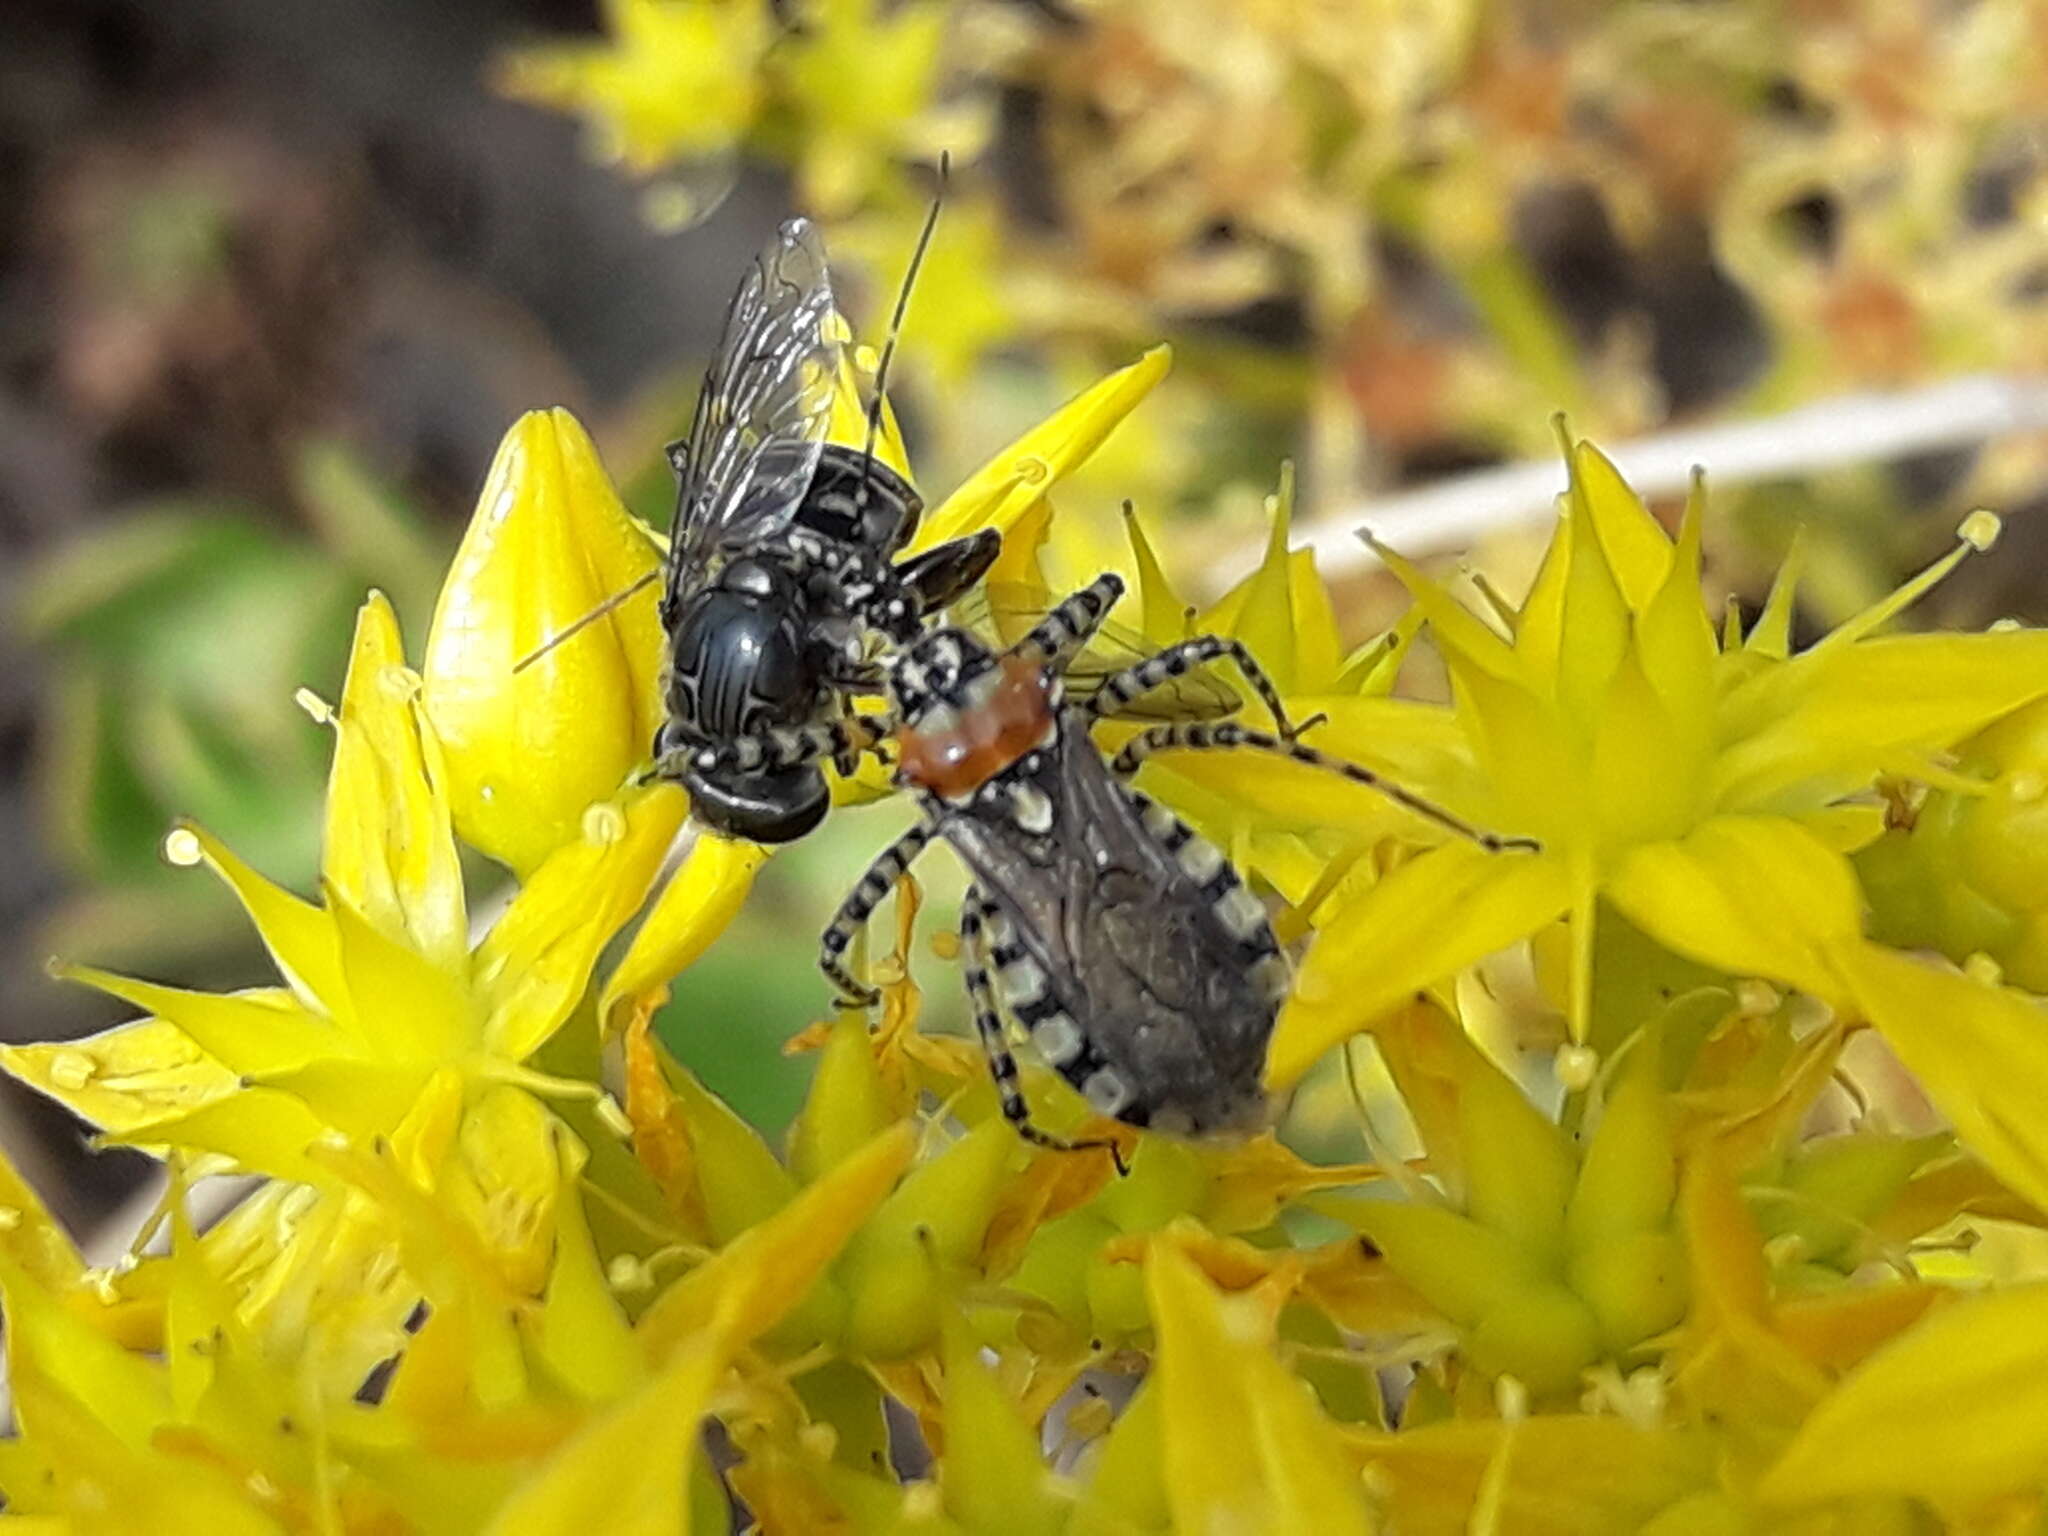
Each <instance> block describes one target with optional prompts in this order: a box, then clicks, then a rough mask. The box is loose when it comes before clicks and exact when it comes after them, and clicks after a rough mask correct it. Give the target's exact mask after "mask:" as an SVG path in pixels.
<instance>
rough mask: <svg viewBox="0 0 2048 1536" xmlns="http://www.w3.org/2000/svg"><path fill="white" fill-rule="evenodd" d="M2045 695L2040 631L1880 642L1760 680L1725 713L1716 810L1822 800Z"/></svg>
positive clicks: (1742, 690)
mask: <svg viewBox="0 0 2048 1536" xmlns="http://www.w3.org/2000/svg"><path fill="white" fill-rule="evenodd" d="M2044 693H2048V631H2042V630H2007V631H2001V632H1998V633H1994V634H1975V635H1971V634H1924V635H1885V636H1881V637H1879V638H1878V639H1875V640H1866V641H1863V642H1862V643H1860V644H1857V645H1852V646H1848V647H1845V648H1842V649H1831V650H1826V651H1822V650H1814V651H1809V652H1805V653H1803V654H1801V655H1800V656H1798V657H1795V658H1794V659H1793V660H1792V661H1790V662H1788V663H1786V664H1785V665H1783V666H1779V667H1772V668H1768V669H1765V670H1763V671H1760V672H1758V673H1757V674H1755V675H1754V676H1752V677H1751V678H1749V679H1748V680H1747V681H1746V682H1744V683H1742V684H1741V685H1740V686H1738V687H1737V688H1735V689H1733V690H1732V691H1731V692H1730V693H1729V695H1728V696H1727V698H1726V699H1725V700H1724V702H1723V704H1722V717H1723V721H1724V724H1723V727H1722V729H1723V731H1724V733H1725V734H1726V735H1727V737H1728V738H1729V739H1731V740H1732V741H1733V742H1734V745H1732V746H1731V747H1729V748H1728V749H1727V750H1726V751H1724V752H1723V754H1722V756H1721V759H1720V761H1719V762H1718V763H1717V764H1716V765H1715V786H1716V795H1717V797H1718V800H1719V803H1721V804H1722V805H1728V806H1734V805H1749V804H1756V803H1758V802H1762V801H1767V800H1769V799H1770V798H1771V797H1778V798H1780V799H1783V798H1786V797H1789V796H1791V795H1793V794H1797V795H1798V796H1799V799H1800V802H1801V803H1802V804H1805V803H1820V802H1822V801H1825V800H1827V799H1832V798H1835V797H1836V796H1838V795H1840V794H1843V793H1846V792H1848V791H1851V790H1859V789H1863V788H1865V787H1867V786H1868V784H1869V782H1870V780H1871V778H1872V777H1873V776H1874V775H1875V774H1877V773H1879V772H1881V771H1884V770H1887V769H1890V768H1893V767H1895V766H1897V765H1899V764H1902V763H1905V762H1908V761H1912V760H1916V759H1918V758H1920V757H1924V756H1926V755H1927V754H1929V753H1933V752H1939V751H1942V750H1945V749H1947V748H1948V747H1950V746H1952V745H1953V744H1954V743H1956V742H1958V741H1960V740H1962V739H1963V738H1964V737H1966V736H1969V735H1972V734H1974V733H1975V732H1977V731H1978V730H1981V729H1982V728H1983V727H1985V726H1987V725H1989V724H1990V723H1991V722H1992V721H1994V720H1997V719H1998V718H1999V717H2000V716H2002V715H2004V714H2006V713H2008V712H2009V711H2011V710H2013V709H2016V708H2018V707H2019V706H2020V705H2022V704H2026V703H2028V702H2030V701H2032V700H2034V699H2037V698H2040V697H2041V696H2042V695H2043V694H2044Z"/></svg>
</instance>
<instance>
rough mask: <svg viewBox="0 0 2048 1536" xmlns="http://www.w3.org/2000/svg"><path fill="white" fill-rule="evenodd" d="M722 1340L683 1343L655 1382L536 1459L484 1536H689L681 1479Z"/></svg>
mask: <svg viewBox="0 0 2048 1536" xmlns="http://www.w3.org/2000/svg"><path fill="white" fill-rule="evenodd" d="M727 1343H728V1341H727V1339H726V1338H725V1337H724V1336H722V1335H720V1334H718V1333H707V1334H703V1335H701V1336H699V1337H697V1338H693V1339H691V1340H689V1341H688V1342H687V1343H685V1344H684V1345H683V1347H682V1348H681V1349H679V1350H678V1351H677V1352H676V1355H675V1358H674V1359H673V1360H671V1361H670V1362H669V1364H668V1365H667V1366H666V1367H665V1368H664V1369H663V1370H662V1371H661V1372H660V1374H659V1375H657V1376H655V1377H654V1378H653V1379H652V1380H651V1381H649V1382H648V1383H647V1384H646V1385H645V1386H644V1387H642V1388H640V1390H639V1391H637V1392H635V1393H634V1394H633V1395H632V1396H630V1397H628V1398H626V1399H625V1400H624V1401H623V1402H620V1403H619V1404H618V1405H617V1406H615V1407H613V1408H612V1409H610V1410H609V1411H608V1412H606V1413H605V1414H603V1415H602V1416H601V1417H600V1418H598V1419H597V1420H596V1421H595V1422H594V1423H592V1424H591V1425H590V1426H589V1427H588V1428H586V1429H584V1430H583V1431H582V1432H581V1433H580V1434H578V1435H577V1436H576V1437H575V1438H574V1439H573V1440H571V1441H570V1442H569V1443H568V1444H567V1445H565V1446H563V1447H562V1448H561V1449H560V1450H559V1451H557V1452H555V1454H554V1455H553V1456H551V1457H549V1458H548V1459H547V1460H546V1461H545V1462H543V1463H542V1464H541V1466H540V1468H539V1469H538V1470H537V1471H536V1472H535V1474H534V1475H533V1477H531V1478H530V1479H529V1480H528V1481H527V1482H526V1484H525V1485H524V1486H523V1487H521V1488H520V1489H519V1490H518V1491H517V1492H515V1493H514V1494H513V1495H512V1496H511V1497H510V1498H509V1499H507V1500H506V1501H505V1502H504V1504H503V1505H501V1506H500V1507H499V1509H498V1514H497V1518H496V1519H494V1520H493V1521H492V1522H491V1523H490V1524H489V1525H488V1526H487V1527H485V1531H486V1536H589V1533H590V1532H592V1531H605V1532H608V1533H612V1536H688V1533H689V1530H690V1513H689V1506H688V1503H687V1502H686V1501H685V1499H684V1490H685V1488H686V1486H687V1482H688V1479H687V1473H688V1471H689V1466H690V1460H691V1458H692V1457H693V1456H694V1455H695V1454H696V1450H697V1439H698V1425H699V1421H700V1420H702V1419H703V1417H704V1414H705V1412H706V1410H707V1409H708V1408H709V1407H710V1400H711V1389H712V1387H713V1386H714V1385H716V1383H717V1381H718V1378H719V1375H720V1373H721V1372H722V1371H723V1369H724V1366H725V1358H724V1357H725V1352H726V1347H727Z"/></svg>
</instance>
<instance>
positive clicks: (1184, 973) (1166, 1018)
mask: <svg viewBox="0 0 2048 1536" xmlns="http://www.w3.org/2000/svg"><path fill="white" fill-rule="evenodd" d="M1218 879H1219V881H1220V880H1227V881H1228V882H1229V887H1230V889H1231V890H1235V891H1236V892H1238V893H1240V894H1241V895H1242V896H1244V897H1246V898H1250V893H1249V892H1248V891H1245V890H1244V888H1243V885H1242V883H1241V882H1239V881H1238V880H1237V877H1236V874H1235V872H1234V871H1232V870H1230V869H1229V867H1228V865H1222V866H1221V870H1220V874H1219V877H1218ZM1217 899H1218V897H1217V895H1216V894H1214V893H1212V892H1211V891H1210V890H1209V889H1208V888H1206V887H1204V886H1196V885H1195V884H1194V883H1193V882H1192V881H1188V882H1184V883H1176V884H1175V885H1172V886H1169V887H1168V888H1166V889H1164V890H1162V889H1161V888H1160V887H1159V886H1157V885H1155V884H1153V883H1151V882H1150V881H1148V880H1146V879H1145V878H1144V877H1143V876H1142V875H1139V874H1136V873H1133V872H1128V871H1121V870H1119V871H1111V872H1109V873H1107V874H1106V875H1105V876H1104V877H1103V878H1102V879H1101V881H1100V882H1099V886H1098V900H1099V906H1098V908H1097V911H1096V914H1095V915H1096V918H1097V924H1098V925H1097V928H1096V931H1095V936H1094V941H1093V943H1092V944H1091V945H1090V948H1091V950H1092V951H1093V952H1094V955H1095V959H1094V960H1093V963H1091V964H1090V965H1089V966H1088V967H1087V969H1086V971H1085V975H1086V978H1087V986H1088V997H1087V1001H1086V1003H1085V1004H1084V1005H1083V1007H1084V1008H1085V1010H1086V1017H1088V1019H1089V1020H1090V1024H1091V1034H1092V1035H1093V1036H1094V1042H1093V1043H1094V1045H1095V1047H1096V1051H1097V1053H1098V1054H1099V1055H1100V1056H1101V1057H1102V1058H1103V1059H1104V1061H1105V1062H1106V1063H1107V1064H1108V1065H1109V1066H1110V1067H1111V1068H1112V1069H1114V1070H1116V1071H1117V1072H1118V1073H1119V1075H1120V1076H1122V1077H1123V1078H1124V1079H1125V1080H1126V1081H1128V1082H1129V1083H1130V1084H1131V1085H1132V1093H1131V1099H1130V1102H1129V1103H1128V1104H1127V1105H1126V1106H1125V1108H1124V1110H1123V1112H1121V1113H1120V1114H1119V1118H1121V1119H1126V1120H1130V1121H1132V1122H1133V1123H1138V1124H1150V1125H1153V1126H1155V1127H1157V1128H1158V1129H1161V1130H1168V1131H1178V1132H1181V1133H1183V1134H1201V1133H1205V1132H1211V1131H1222V1130H1231V1129H1242V1128H1246V1127H1248V1126H1250V1125H1251V1124H1254V1123H1256V1121H1257V1120H1258V1119H1259V1118H1260V1115H1261V1112H1262V1110H1263V1105H1264V1095H1263V1092H1262V1090H1261V1088H1260V1076H1261V1073H1262V1072H1263V1069H1264V1066H1265V1058H1266V1042H1267V1039H1268V1037H1269V1036H1270V1035H1271V1034H1272V1031H1273V1020H1274V1017H1275V1014H1276V1000H1275V999H1274V998H1273V997H1271V996H1269V995H1268V993H1267V992H1266V990H1265V989H1264V986H1263V983H1264V980H1265V977H1264V973H1263V972H1256V971H1255V970H1254V968H1253V967H1252V966H1251V965H1250V964H1248V963H1247V962H1248V959H1249V956H1248V955H1247V954H1246V953H1245V952H1244V951H1245V949H1246V948H1247V946H1245V945H1243V944H1242V943H1241V941H1240V940H1239V939H1238V938H1237V937H1236V935H1235V934H1234V933H1232V932H1231V931H1230V930H1229V929H1228V928H1226V927H1225V925H1224V923H1223V922H1222V921H1221V920H1220V918H1219V916H1218V913H1217V910H1216V901H1217ZM1224 899H1229V898H1228V897H1227V896H1226V897H1225V898H1224ZM1259 928H1260V930H1261V931H1262V932H1263V934H1264V936H1265V940H1266V946H1267V947H1268V948H1269V949H1270V950H1271V951H1272V952H1273V953H1274V954H1275V955H1276V957H1277V948H1278V947H1277V945H1274V944H1273V941H1272V937H1271V931H1270V929H1267V928H1266V927H1265V922H1264V913H1263V912H1260V914H1259ZM1077 1086H1078V1085H1077Z"/></svg>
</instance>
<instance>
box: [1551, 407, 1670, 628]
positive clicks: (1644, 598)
mask: <svg viewBox="0 0 2048 1536" xmlns="http://www.w3.org/2000/svg"><path fill="white" fill-rule="evenodd" d="M1566 494H1567V495H1568V496H1569V497H1570V499H1571V505H1572V510H1573V512H1574V514H1577V515H1583V517H1584V519H1585V520H1586V521H1587V522H1588V523H1590V525H1591V526H1592V528H1593V531H1594V532H1595V533H1596V534H1597V535H1598V536H1599V540H1600V547H1601V549H1602V551H1603V552H1604V554H1605V556H1606V563H1607V565H1608V567H1609V569H1611V570H1612V571H1613V573H1614V579H1615V581H1616V583H1617V584H1618V585H1619V587H1620V590H1621V594H1622V597H1623V599H1624V600H1625V601H1626V602H1627V604H1628V607H1629V610H1630V611H1631V612H1633V613H1641V612H1642V611H1643V610H1644V609H1645V608H1647V607H1648V606H1649V604H1650V601H1651V599H1652V597H1653V596H1654V594H1655V593H1656V592H1657V591H1658V590H1659V588H1661V587H1662V586H1663V585H1664V583H1665V578H1666V575H1667V574H1668V573H1669V571H1670V568H1671V539H1670V536H1669V535H1667V534H1666V533H1665V532H1664V530H1663V528H1662V527H1660V526H1659V525H1658V523H1657V520H1656V519H1655V518H1654V517H1652V516H1650V510H1649V508H1647V507H1645V506H1644V505H1643V501H1642V498H1641V497H1640V496H1638V495H1636V493H1635V491H1634V490H1633V489H1631V488H1630V486H1629V483H1628V482H1627V481H1626V480H1624V479H1622V478H1621V471H1620V470H1618V469H1616V468H1615V467H1614V461H1613V460H1611V459H1609V458H1608V457H1607V455H1606V454H1604V453H1602V452H1601V451H1600V450H1599V449H1598V448H1595V447H1594V446H1593V445H1592V444H1591V443H1587V442H1581V443H1578V444H1577V445H1576V446H1574V447H1573V449H1572V451H1571V489H1570V490H1569V491H1568V492H1567V493H1566Z"/></svg>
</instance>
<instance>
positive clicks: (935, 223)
mask: <svg viewBox="0 0 2048 1536" xmlns="http://www.w3.org/2000/svg"><path fill="white" fill-rule="evenodd" d="M952 169H953V157H952V155H951V154H949V153H948V152H946V151H945V150H941V151H939V185H938V189H937V190H936V191H935V192H933V193H932V206H931V210H930V212H928V213H926V214H925V216H924V228H923V229H922V230H920V231H919V232H918V236H917V246H916V248H915V249H914V250H912V251H911V253H910V266H909V268H908V269H907V270H906V271H905V272H904V274H903V286H902V287H901V288H900V289H898V290H897V292H896V312H895V313H894V314H892V315H891V316H890V317H889V334H888V336H887V338H886V339H884V341H883V342H882V360H881V361H880V362H879V363H877V364H876V365H875V394H874V398H873V399H871V400H869V401H868V437H867V442H866V443H864V444H863V445H862V446H861V451H860V504H861V505H862V506H866V505H867V500H868V482H869V479H870V478H871V477H872V474H873V471H874V467H875V439H876V438H877V437H878V436H879V435H880V434H881V431H882V402H883V401H884V400H885V399H886V398H887V395H886V393H885V392H886V391H887V389H888V387H889V363H890V361H891V360H892V359H893V358H894V357H895V356H896V338H897V336H898V335H899V334H900V333H901V332H902V330H903V317H904V315H906V314H907V313H909V310H910V290H911V288H912V286H913V285H914V284H915V283H916V282H917V271H918V268H920V267H922V266H923V265H924V253H925V252H926V251H927V250H929V249H930V248H931V243H932V231H933V230H935V229H937V228H938V227H939V208H940V205H941V204H943V203H944V202H945V201H946V178H947V177H948V176H949V175H950V174H951V173H952Z"/></svg>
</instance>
